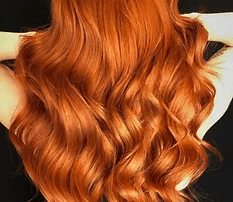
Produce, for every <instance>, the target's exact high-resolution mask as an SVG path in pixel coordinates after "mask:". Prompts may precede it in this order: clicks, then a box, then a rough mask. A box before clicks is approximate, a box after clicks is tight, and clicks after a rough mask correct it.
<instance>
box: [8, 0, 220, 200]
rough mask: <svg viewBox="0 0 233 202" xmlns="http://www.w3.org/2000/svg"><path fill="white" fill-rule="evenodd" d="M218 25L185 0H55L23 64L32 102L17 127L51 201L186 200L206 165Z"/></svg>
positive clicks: (15, 133)
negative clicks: (207, 22) (212, 35)
mask: <svg viewBox="0 0 233 202" xmlns="http://www.w3.org/2000/svg"><path fill="white" fill-rule="evenodd" d="M207 40H208V32H207V30H205V28H204V27H203V25H202V24H201V23H200V22H199V21H198V20H197V19H190V18H187V17H183V16H181V15H180V13H179V11H178V0H52V2H51V26H49V27H48V28H44V29H39V28H38V30H37V31H36V34H35V35H33V36H24V37H23V39H22V41H21V43H20V48H19V54H18V55H17V58H16V60H15V64H14V71H15V74H16V77H17V78H18V80H19V81H20V82H21V83H22V86H23V87H24V94H25V105H24V107H23V108H22V109H21V110H20V111H19V113H18V114H17V116H16V118H15V119H14V120H13V122H12V124H11V126H10V128H9V136H10V139H11V141H12V143H13V144H14V146H15V147H16V149H17V151H18V152H19V154H20V156H21V157H22V162H23V164H24V167H25V171H26V172H27V174H28V176H29V177H30V179H31V180H32V181H33V183H34V184H35V186H36V187H37V189H38V190H39V191H40V192H41V193H42V194H43V196H44V197H45V199H46V200H47V201H48V202H97V201H98V202H99V201H100V200H102V199H103V198H105V199H107V200H108V201H109V202H158V201H166V202H178V201H179V202H182V201H186V200H193V199H192V198H193V197H192V196H191V194H188V193H187V192H186V191H185V190H186V189H179V188H178V187H179V186H178V185H180V183H181V182H183V181H184V180H185V179H186V181H187V184H188V187H190V186H191V185H192V184H193V183H194V182H195V181H196V180H197V179H198V178H199V177H200V176H201V175H202V173H203V172H204V171H205V169H206V168H207V166H208V154H207V150H208V149H212V150H213V149H214V148H213V147H212V146H211V145H210V144H209V143H207V142H205V141H203V140H201V139H200V138H199V137H198V135H197V131H198V129H199V127H200V126H201V124H202V123H203V121H204V120H205V119H206V118H207V117H208V116H209V115H210V113H211V111H212V109H213V106H214V97H215V93H216V89H215V87H214V85H213V84H212V82H211V80H210V79H209V77H208V75H214V76H217V72H216V71H214V69H211V68H210V67H209V66H208V65H207V61H206V60H205V59H204V56H203V54H204V51H205V50H206V44H207Z"/></svg>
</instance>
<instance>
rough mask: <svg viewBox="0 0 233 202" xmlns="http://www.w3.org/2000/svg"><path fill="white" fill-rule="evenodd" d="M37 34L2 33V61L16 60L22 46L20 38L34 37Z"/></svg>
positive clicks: (0, 34)
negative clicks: (20, 45)
mask: <svg viewBox="0 0 233 202" xmlns="http://www.w3.org/2000/svg"><path fill="white" fill-rule="evenodd" d="M35 33H36V32H26V33H18V32H3V31H2V32H0V61H2V60H10V59H15V58H16V56H17V54H18V51H19V44H20V40H21V39H20V36H23V35H34V34H35Z"/></svg>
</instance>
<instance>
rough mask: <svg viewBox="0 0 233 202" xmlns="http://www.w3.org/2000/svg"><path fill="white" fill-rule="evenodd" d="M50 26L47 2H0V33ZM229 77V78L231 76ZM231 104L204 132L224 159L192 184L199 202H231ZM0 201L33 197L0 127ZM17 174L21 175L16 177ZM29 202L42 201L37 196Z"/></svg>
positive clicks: (205, 2) (215, 4)
mask: <svg viewBox="0 0 233 202" xmlns="http://www.w3.org/2000/svg"><path fill="white" fill-rule="evenodd" d="M179 8H180V11H181V12H182V13H189V12H196V11H199V9H202V10H203V9H204V10H206V12H233V5H232V3H231V1H229V0H182V1H180V3H179ZM49 23H50V0H33V1H32V0H1V1H0V31H9V32H10V31H11V32H22V31H27V29H28V28H36V27H41V26H44V25H49ZM221 47H222V44H219V43H218V44H217V43H213V44H212V46H211V47H210V49H209V50H208V51H207V52H206V55H205V57H206V59H208V58H209V57H210V56H211V55H212V54H213V53H214V52H216V51H217V50H218V49H219V48H221ZM232 76H233V75H232ZM232 125H233V104H232V103H231V105H230V107H229V109H228V110H227V112H226V113H225V115H224V116H223V117H222V118H221V119H220V120H219V121H218V122H217V123H216V124H215V125H214V126H213V127H212V128H211V129H210V130H209V131H208V132H207V134H206V135H205V138H204V139H205V140H207V141H208V142H210V143H211V144H212V145H214V146H215V147H217V148H218V149H219V151H220V152H221V153H222V155H223V157H224V160H223V161H222V162H218V160H217V158H216V157H215V156H214V155H212V154H210V158H211V163H210V165H209V168H208V169H207V171H206V172H205V173H204V175H203V176H202V177H201V178H200V179H199V181H198V182H197V183H196V184H195V185H194V187H195V189H196V191H197V193H199V195H201V196H202V198H201V202H210V201H213V202H226V201H231V200H232V199H231V198H232V193H231V191H232V190H233V185H232V182H233V163H232V162H233V158H232V154H233V131H232ZM0 134H1V135H0V166H1V172H0V192H1V193H0V201H1V202H25V201H27V200H28V199H31V198H32V197H33V196H34V195H35V194H36V191H35V187H34V186H33V185H32V183H31V182H30V181H29V180H28V178H27V177H26V175H25V174H23V171H20V170H19V165H20V160H19V158H18V155H17V153H16V152H15V150H14V148H13V146H12V145H11V143H10V142H9V139H8V131H7V130H6V128H5V127H4V126H3V125H1V124H0ZM20 173H21V174H20ZM32 201H33V202H35V201H42V197H41V196H40V195H39V196H37V197H35V199H34V200H32Z"/></svg>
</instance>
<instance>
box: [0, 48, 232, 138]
mask: <svg viewBox="0 0 233 202" xmlns="http://www.w3.org/2000/svg"><path fill="white" fill-rule="evenodd" d="M208 64H209V65H210V66H212V67H214V66H218V67H220V68H219V71H220V72H219V73H220V75H221V79H220V80H218V79H216V78H215V77H211V78H210V79H211V80H212V82H213V83H214V86H215V87H216V96H215V106H214V109H213V111H212V113H211V114H210V116H209V117H208V118H207V119H206V120H205V121H204V123H203V124H202V125H201V127H200V128H199V130H198V136H199V137H200V138H201V139H202V138H203V137H204V135H205V133H206V132H207V131H208V130H209V129H210V128H211V126H213V125H214V124H215V123H216V122H217V121H218V120H219V119H220V118H221V117H222V116H223V114H224V113H225V112H226V110H227V108H228V106H229V105H230V102H231V100H232V98H233V79H232V78H233V77H232V76H233V47H228V48H223V49H221V50H220V51H219V52H218V53H216V54H215V55H214V56H213V57H212V58H211V59H210V60H209V61H208ZM0 87H1V88H0V122H1V123H2V124H3V125H4V126H5V127H6V128H8V129H9V127H10V123H11V119H12V118H13V117H15V116H16V114H17V111H18V110H19V108H21V107H22V106H23V102H22V101H23V93H22V92H23V91H22V86H20V84H19V83H18V82H17V80H16V78H15V76H14V73H13V71H12V70H10V69H9V68H7V67H6V66H5V65H3V64H0ZM20 102H21V104H20ZM17 106H18V108H17ZM16 108H17V111H15V110H16Z"/></svg>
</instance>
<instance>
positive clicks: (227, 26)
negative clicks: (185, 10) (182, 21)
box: [182, 12, 233, 46]
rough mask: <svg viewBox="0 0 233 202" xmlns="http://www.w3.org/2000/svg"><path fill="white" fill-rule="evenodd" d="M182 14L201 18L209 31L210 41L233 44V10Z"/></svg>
mask: <svg viewBox="0 0 233 202" xmlns="http://www.w3.org/2000/svg"><path fill="white" fill-rule="evenodd" d="M182 16H184V17H190V18H193V19H195V18H197V19H198V20H200V22H201V23H202V24H203V26H204V27H205V28H206V30H207V31H208V33H209V39H208V40H209V41H216V42H221V43H223V44H226V45H227V46H233V12H226V13H210V14H209V13H204V14H201V13H190V14H184V15H182Z"/></svg>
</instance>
